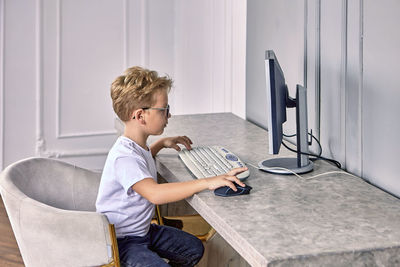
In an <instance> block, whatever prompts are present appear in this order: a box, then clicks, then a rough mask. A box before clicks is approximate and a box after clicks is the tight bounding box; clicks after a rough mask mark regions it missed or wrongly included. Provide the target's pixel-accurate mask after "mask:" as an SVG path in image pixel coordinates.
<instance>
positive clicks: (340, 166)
mask: <svg viewBox="0 0 400 267" xmlns="http://www.w3.org/2000/svg"><path fill="white" fill-rule="evenodd" d="M318 143H319V142H318ZM282 145H283V146H284V147H286V148H287V149H288V150H290V151H292V152H294V153H300V154H302V155H308V156H312V157H315V158H313V159H310V160H318V159H322V160H326V161H329V162H332V163H333V164H335V165H336V166H337V167H338V168H339V169H341V168H342V165H341V164H340V162H339V161H336V160H334V159H328V158H325V157H321V156H318V155H314V154H311V153H306V152H301V151H297V150H294V149H292V148H290V147H289V146H287V145H286V144H285V142H283V140H282Z"/></svg>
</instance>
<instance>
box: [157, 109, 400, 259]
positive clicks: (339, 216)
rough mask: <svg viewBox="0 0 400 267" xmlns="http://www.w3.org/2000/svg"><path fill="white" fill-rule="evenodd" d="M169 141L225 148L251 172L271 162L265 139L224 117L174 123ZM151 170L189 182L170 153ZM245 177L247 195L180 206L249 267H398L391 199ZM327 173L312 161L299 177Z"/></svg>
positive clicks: (199, 198)
mask: <svg viewBox="0 0 400 267" xmlns="http://www.w3.org/2000/svg"><path fill="white" fill-rule="evenodd" d="M174 135H187V136H189V137H190V138H191V139H192V141H193V142H194V145H223V146H226V147H227V148H228V149H230V150H231V151H232V152H234V153H235V154H237V155H238V156H239V157H240V158H241V159H242V160H243V161H245V162H250V163H252V164H254V165H256V164H257V163H258V162H259V161H261V160H262V159H265V158H267V157H273V156H272V155H269V154H268V136H267V132H266V131H265V130H263V129H261V128H259V127H258V126H256V125H254V124H252V123H250V122H247V121H245V120H243V119H241V118H239V117H237V116H235V115H233V114H231V113H218V114H202V115H182V116H174V117H172V118H171V119H170V121H169V124H168V127H167V128H166V129H165V132H164V134H163V136H174ZM153 140H154V139H153ZM151 141H152V140H150V142H151ZM284 155H289V156H294V154H293V153H291V152H288V151H285V150H283V151H282V152H281V154H280V155H279V156H284ZM157 165H158V171H159V173H160V174H161V175H162V176H163V177H164V178H165V179H166V180H167V181H168V182H178V181H186V180H190V179H193V178H192V176H191V175H190V173H189V171H188V170H187V169H186V168H185V166H184V165H183V163H182V162H181V161H180V160H179V158H178V155H177V153H176V152H175V151H172V150H162V151H161V152H160V154H159V155H158V156H157ZM249 170H250V172H251V173H250V177H249V178H248V180H247V181H246V183H247V184H248V185H250V186H252V187H253V190H252V191H251V194H250V195H244V196H238V197H230V198H222V197H216V196H215V195H214V193H213V192H212V191H203V192H201V193H198V194H195V195H194V196H193V197H191V198H188V199H187V201H188V202H189V204H190V205H191V206H193V208H194V209H196V211H197V212H198V213H199V214H201V215H202V216H203V217H204V218H205V219H206V220H207V221H208V222H209V223H210V224H211V225H212V226H213V227H214V229H215V230H216V231H217V232H218V233H219V234H220V235H221V236H222V237H223V238H224V239H225V240H226V241H227V242H228V243H229V244H230V245H231V246H232V247H233V248H234V249H235V250H236V251H237V252H238V253H239V254H240V255H242V257H243V258H245V259H246V260H247V261H248V263H249V264H251V265H252V266H304V265H307V266H321V265H323V266H349V265H352V266H354V265H360V266H361V265H363V266H364V264H366V265H367V266H375V265H378V266H382V265H383V266H395V265H397V266H398V265H399V264H400V200H399V199H397V198H395V197H393V196H391V195H389V194H387V193H385V192H383V191H382V190H380V189H378V188H376V187H374V186H372V185H370V184H368V183H366V182H365V181H364V180H362V179H361V178H356V177H352V176H349V175H345V174H331V175H326V176H322V177H319V178H316V179H313V180H308V181H305V180H302V179H299V178H296V177H295V176H284V175H275V174H269V173H265V172H262V171H259V170H257V169H255V168H252V167H249ZM332 170H337V169H336V168H335V167H333V166H331V165H330V164H328V163H325V162H323V161H317V162H316V164H315V166H314V171H313V172H312V173H310V174H307V175H304V176H305V177H307V176H313V175H315V174H319V173H324V172H327V171H332Z"/></svg>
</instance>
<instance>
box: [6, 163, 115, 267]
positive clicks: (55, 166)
mask: <svg viewBox="0 0 400 267" xmlns="http://www.w3.org/2000/svg"><path fill="white" fill-rule="evenodd" d="M100 176H101V175H100V173H96V172H92V171H89V170H86V169H82V168H79V167H76V166H73V165H70V164H67V163H65V162H61V161H58V160H54V159H47V158H29V159H25V160H21V161H19V162H16V163H14V164H12V165H10V166H8V167H7V168H6V169H5V170H4V171H3V172H2V173H1V175H0V192H1V196H2V199H3V201H4V205H5V207H6V211H7V214H8V216H9V219H10V222H11V227H12V229H13V231H14V234H15V238H16V240H17V243H18V246H19V249H20V252H21V255H22V258H23V260H24V263H25V265H26V266H27V267H31V266H32V267H36V266H37V267H45V266H51V267H54V266H57V267H60V266H68V267H73V266H119V259H118V249H117V244H116V238H115V230H114V228H113V225H110V224H109V222H108V220H107V218H106V216H105V215H103V214H100V213H96V212H95V201H96V196H97V191H98V187H99V183H100Z"/></svg>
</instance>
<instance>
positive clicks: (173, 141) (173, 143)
mask: <svg viewBox="0 0 400 267" xmlns="http://www.w3.org/2000/svg"><path fill="white" fill-rule="evenodd" d="M163 141H164V142H163V146H164V147H165V148H173V149H175V150H176V151H181V148H180V147H179V146H178V144H181V145H184V146H185V147H186V148H187V149H189V150H190V149H192V146H191V145H192V144H193V142H192V140H190V139H189V137H187V136H174V137H166V138H164V140H163Z"/></svg>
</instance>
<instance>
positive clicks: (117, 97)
mask: <svg viewBox="0 0 400 267" xmlns="http://www.w3.org/2000/svg"><path fill="white" fill-rule="evenodd" d="M172 83H173V81H172V80H171V79H170V78H169V77H168V76H162V77H159V76H158V73H157V72H156V71H152V70H148V69H144V68H141V67H137V66H136V67H131V68H129V69H127V70H126V71H125V72H124V74H123V75H121V76H119V77H117V78H116V79H115V80H114V82H113V83H112V84H111V99H112V104H113V108H114V111H115V113H116V114H117V116H118V117H119V118H120V119H121V120H122V121H129V120H130V119H131V115H132V112H133V111H134V110H135V109H138V108H143V107H150V106H151V105H153V104H154V103H155V101H156V99H155V98H154V97H153V96H154V94H155V93H156V92H157V91H159V90H162V89H164V90H167V92H169V90H170V89H171V87H172Z"/></svg>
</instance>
